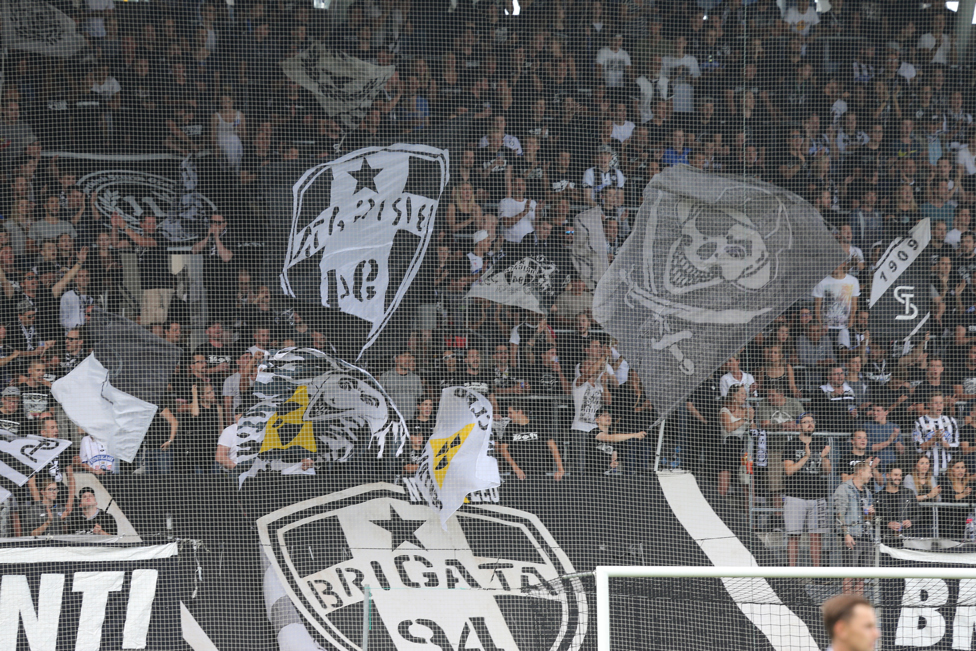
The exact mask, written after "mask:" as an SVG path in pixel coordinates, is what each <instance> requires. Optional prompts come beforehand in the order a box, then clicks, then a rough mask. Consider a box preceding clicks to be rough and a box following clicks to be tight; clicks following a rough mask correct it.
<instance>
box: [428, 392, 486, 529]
mask: <svg viewBox="0 0 976 651" xmlns="http://www.w3.org/2000/svg"><path fill="white" fill-rule="evenodd" d="M491 416H492V409H491V403H490V402H488V399H487V398H485V397H484V396H483V395H481V394H480V393H478V392H476V391H471V390H470V389H466V388H464V387H447V388H446V389H444V390H443V391H441V401H440V406H439V407H438V409H437V423H436V424H435V425H434V432H433V434H431V436H430V440H429V441H427V445H426V447H425V449H424V457H423V460H422V461H421V463H420V468H419V469H418V470H417V476H416V479H417V484H418V485H419V486H420V489H421V491H422V492H423V493H424V497H425V498H426V500H427V503H428V504H430V505H431V507H432V508H433V509H434V510H435V511H437V512H438V513H439V514H440V518H441V526H442V527H444V528H445V529H446V528H447V521H448V519H449V518H450V517H451V515H453V514H454V512H455V511H457V510H458V509H459V508H461V505H462V504H464V498H465V497H467V495H468V494H469V493H473V492H475V491H480V490H486V489H489V488H496V487H498V486H500V485H501V477H499V475H498V462H497V461H496V460H495V459H493V458H491V457H489V456H488V443H489V441H490V439H491Z"/></svg>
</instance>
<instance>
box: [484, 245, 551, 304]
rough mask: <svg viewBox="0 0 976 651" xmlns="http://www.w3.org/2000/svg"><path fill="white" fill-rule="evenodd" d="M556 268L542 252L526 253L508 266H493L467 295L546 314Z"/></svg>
mask: <svg viewBox="0 0 976 651" xmlns="http://www.w3.org/2000/svg"><path fill="white" fill-rule="evenodd" d="M558 277H559V270H558V268H557V267H556V264H555V263H554V262H552V261H550V260H549V259H548V258H546V257H545V256H544V255H529V256H525V257H524V258H521V259H519V260H516V261H515V262H514V263H513V264H511V265H509V266H508V267H501V266H496V267H494V268H493V269H492V271H491V273H490V274H488V275H487V276H484V277H482V278H481V279H480V280H479V281H478V282H476V283H475V284H473V285H471V290H470V291H469V292H468V296H469V297H471V298H484V299H487V300H489V301H492V302H494V303H501V304H502V305H514V306H515V307H520V308H522V309H524V310H529V311H530V312H535V313H536V314H548V313H549V307H550V306H551V305H552V304H553V301H554V300H555V298H556V290H557V289H558V288H557V287H556V281H557V279H558Z"/></svg>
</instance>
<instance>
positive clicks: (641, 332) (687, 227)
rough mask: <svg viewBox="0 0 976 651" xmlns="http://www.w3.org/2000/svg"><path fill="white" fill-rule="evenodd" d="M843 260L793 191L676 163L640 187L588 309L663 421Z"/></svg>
mask: <svg viewBox="0 0 976 651" xmlns="http://www.w3.org/2000/svg"><path fill="white" fill-rule="evenodd" d="M845 259H846V256H845V254H844V252H843V250H842V249H841V248H840V245H839V244H836V243H835V242H834V240H833V238H832V237H830V234H829V232H828V231H827V228H826V227H825V225H824V223H823V219H822V218H821V217H820V215H819V214H818V213H817V211H816V210H814V208H813V207H812V206H810V204H808V203H807V202H805V201H804V200H803V199H801V198H800V197H798V196H796V195H795V194H793V193H791V192H787V191H786V190H783V189H781V188H778V187H776V186H773V185H769V184H766V183H760V182H757V181H754V180H749V179H744V178H741V177H731V176H724V175H717V174H709V173H706V172H702V171H699V170H696V169H694V168H691V167H688V166H684V165H681V166H675V167H672V168H669V169H668V170H666V171H665V172H662V173H661V174H658V175H657V176H655V177H654V179H653V180H652V181H651V183H650V184H648V186H647V188H646V189H645V190H644V203H643V205H641V208H640V212H639V213H638V215H637V219H636V220H635V230H634V232H633V233H632V234H631V236H630V237H629V238H628V239H627V242H626V243H625V244H624V245H623V247H621V249H620V251H619V252H618V253H617V255H616V256H615V257H614V261H613V264H612V265H610V269H609V270H608V271H607V273H606V274H605V275H604V276H603V279H602V280H601V281H600V283H599V285H598V286H597V290H596V293H595V295H594V299H593V314H594V316H595V317H596V320H597V321H598V322H599V323H600V324H601V325H603V327H604V328H605V329H606V330H607V331H608V332H609V333H610V334H611V335H613V336H614V337H616V338H617V340H618V341H619V345H618V349H619V350H620V352H621V353H622V354H623V355H624V357H626V358H627V360H628V361H629V362H630V365H631V369H634V370H636V371H637V372H638V373H639V374H640V377H641V379H642V380H643V381H644V386H645V388H646V390H647V394H648V395H647V398H648V399H649V400H650V401H651V403H653V404H654V407H655V410H656V412H657V413H658V414H659V415H660V416H666V415H667V414H668V413H669V412H670V411H671V409H673V408H674V406H675V405H676V404H678V403H679V402H680V401H681V400H683V399H684V398H685V397H686V396H687V395H688V394H689V393H691V392H692V391H693V390H694V389H695V387H697V386H698V385H699V384H700V383H701V382H702V381H704V380H705V379H706V378H708V377H709V376H710V375H711V374H712V373H713V372H714V371H715V370H716V369H717V368H718V367H719V366H720V365H721V364H722V363H723V362H724V361H725V360H726V359H728V358H729V356H731V355H732V354H733V353H735V352H736V351H738V350H739V349H740V348H741V347H742V346H744V345H745V344H746V343H748V342H749V341H750V340H752V338H753V337H754V336H755V335H756V333H758V332H760V331H761V330H762V329H763V328H765V327H766V326H767V325H768V324H769V323H770V322H771V321H772V320H773V319H775V318H776V317H777V316H778V315H780V314H781V313H782V312H784V311H785V310H786V309H787V308H789V307H790V306H791V305H792V304H793V302H794V301H796V300H797V299H798V298H800V297H801V296H808V295H809V294H810V291H811V289H812V288H813V287H814V286H815V285H816V284H817V282H819V281H820V280H821V279H822V278H823V277H824V276H826V275H828V274H829V273H830V272H831V271H832V270H833V269H834V268H835V267H837V265H838V264H840V263H841V262H843V261H844V260H845Z"/></svg>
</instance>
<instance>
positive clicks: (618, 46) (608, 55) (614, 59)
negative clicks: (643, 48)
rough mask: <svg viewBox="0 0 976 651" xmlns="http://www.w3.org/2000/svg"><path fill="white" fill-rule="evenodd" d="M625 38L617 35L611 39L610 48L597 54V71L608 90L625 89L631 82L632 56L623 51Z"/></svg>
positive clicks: (602, 49)
mask: <svg viewBox="0 0 976 651" xmlns="http://www.w3.org/2000/svg"><path fill="white" fill-rule="evenodd" d="M623 44H624V36H623V34H617V35H616V36H614V37H613V38H612V39H610V45H609V47H604V48H600V51H599V52H597V54H596V71H597V74H598V75H599V76H600V77H601V78H602V79H603V83H605V84H606V85H607V88H608V89H613V88H623V87H624V86H626V85H627V82H628V81H630V77H631V64H630V55H629V54H627V51H626V50H625V49H623Z"/></svg>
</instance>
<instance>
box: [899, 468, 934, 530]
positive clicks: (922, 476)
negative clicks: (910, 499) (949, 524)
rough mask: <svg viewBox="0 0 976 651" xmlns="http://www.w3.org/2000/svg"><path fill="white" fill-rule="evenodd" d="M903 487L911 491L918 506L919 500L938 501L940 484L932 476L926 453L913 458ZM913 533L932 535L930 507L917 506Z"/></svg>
mask: <svg viewBox="0 0 976 651" xmlns="http://www.w3.org/2000/svg"><path fill="white" fill-rule="evenodd" d="M905 488H907V489H908V490H910V491H912V493H913V494H914V495H915V501H916V504H917V505H918V506H920V507H921V502H931V501H933V500H935V501H938V499H939V495H940V494H941V493H942V486H939V485H938V484H937V483H936V481H935V479H934V477H933V476H932V462H931V461H929V458H928V457H927V456H926V455H924V454H920V455H918V456H917V457H916V458H915V463H914V464H913V465H912V467H911V472H909V473H908V475H907V476H906V477H905ZM914 533H915V535H917V536H931V535H932V509H930V508H925V507H921V508H918V510H917V511H916V518H915V531H914Z"/></svg>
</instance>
